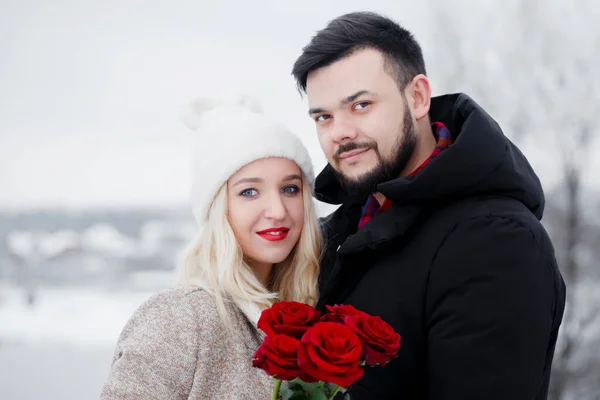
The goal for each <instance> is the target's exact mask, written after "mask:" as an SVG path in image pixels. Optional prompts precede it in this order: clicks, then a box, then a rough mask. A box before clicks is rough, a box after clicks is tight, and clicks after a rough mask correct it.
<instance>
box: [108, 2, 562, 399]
mask: <svg viewBox="0 0 600 400" xmlns="http://www.w3.org/2000/svg"><path fill="white" fill-rule="evenodd" d="M293 75H294V77H295V78H296V80H297V84H298V87H299V88H300V89H301V90H302V91H303V92H305V93H306V95H307V97H308V103H309V108H310V109H309V110H308V112H309V114H310V117H311V118H312V119H313V120H314V121H315V125H316V131H317V135H318V137H319V141H320V144H321V147H322V149H323V152H324V153H325V155H326V156H327V159H328V161H329V163H328V164H327V166H326V167H325V169H324V170H323V171H322V172H321V173H320V175H318V176H317V177H316V179H314V175H313V170H312V163H311V160H310V158H309V155H308V153H307V150H306V149H305V148H304V146H303V145H302V143H301V142H300V140H299V139H298V138H297V137H295V136H294V135H293V134H292V133H290V132H289V131H288V130H287V128H286V127H285V126H283V125H282V124H280V123H278V122H277V121H274V120H271V119H270V118H268V117H267V116H265V115H264V114H262V113H261V112H260V110H258V109H257V106H256V105H255V104H253V103H252V102H250V101H244V100H242V101H240V102H239V103H237V104H233V103H230V104H227V103H223V104H217V103H211V102H210V101H208V100H198V101H195V102H193V103H192V105H191V106H190V112H189V113H188V115H187V117H186V118H185V122H186V123H187V125H188V126H190V127H192V128H194V129H195V130H196V131H197V134H198V141H199V143H198V148H197V149H196V154H195V156H196V159H195V161H196V164H195V172H196V173H197V175H196V178H195V179H194V182H193V196H192V201H193V203H192V207H193V211H194V216H195V218H196V220H197V222H198V224H199V226H200V229H199V233H198V235H197V237H196V238H195V239H194V240H193V242H192V243H191V245H190V247H189V248H188V250H187V252H186V255H185V257H184V261H183V263H182V266H181V269H180V271H181V285H180V286H179V287H178V288H173V289H169V290H167V291H164V292H161V293H159V294H157V295H155V296H153V297H152V298H150V299H149V300H148V301H147V302H145V303H144V304H143V305H142V306H141V307H140V308H139V309H138V310H137V311H136V312H135V314H134V315H133V316H132V318H131V319H130V321H129V322H128V323H127V325H126V326H125V328H124V330H123V332H122V334H121V336H120V338H119V341H118V344H117V348H116V351H115V355H114V359H113V363H112V369H111V371H110V375H109V378H108V381H107V382H106V384H105V387H104V389H103V394H102V398H103V399H269V398H270V396H271V393H272V390H273V384H272V380H271V378H269V377H268V376H267V375H266V374H265V373H264V372H263V371H262V370H260V369H257V368H253V367H252V362H251V358H252V355H253V353H254V351H255V350H256V349H257V348H258V346H259V345H260V343H261V340H262V336H261V333H260V331H259V330H258V329H257V327H256V323H257V320H258V317H259V314H260V312H261V310H263V309H265V308H267V307H269V306H270V305H271V304H272V303H273V302H275V301H278V300H295V301H300V302H305V303H308V304H311V305H316V306H317V308H319V309H323V308H324V307H325V305H333V304H341V303H344V304H351V305H353V306H355V307H356V308H358V309H361V310H363V311H366V312H368V313H370V314H373V315H378V316H381V317H382V318H383V319H384V320H385V321H387V322H388V323H390V324H391V325H392V326H393V328H394V329H395V330H396V331H397V332H398V333H400V335H401V336H402V346H401V348H400V352H399V354H398V357H397V358H396V359H395V360H393V361H392V362H391V363H389V364H388V365H386V366H385V367H376V368H368V369H366V370H365V374H364V376H363V377H362V378H361V379H360V380H358V381H357V382H356V383H355V384H354V385H352V386H351V387H350V390H349V391H348V393H349V394H350V396H351V398H352V399H357V400H359V399H462V400H464V399H478V400H479V399H498V400H500V399H502V400H509V399H510V400H515V399H523V400H525V399H527V400H531V399H545V398H546V397H547V392H548V383H549V378H550V369H551V364H552V358H553V354H554V347H555V344H556V339H557V334H558V330H559V325H560V322H561V319H562V314H563V310H564V306H565V286H564V283H563V280H562V278H561V275H560V273H559V270H558V268H557V265H556V261H555V257H554V251H553V246H552V244H551V242H550V240H549V238H548V236H547V234H546V232H545V230H544V228H543V227H542V225H541V224H540V221H539V220H540V219H541V217H542V212H543V210H544V195H543V191H542V188H541V185H540V182H539V180H538V178H537V176H536V174H535V173H534V171H533V170H532V168H531V166H530V165H529V163H528V162H527V160H526V159H525V157H524V156H523V155H522V154H521V152H520V151H519V150H518V149H517V148H516V147H515V146H514V145H513V144H512V143H511V142H510V141H509V140H508V139H507V138H506V137H505V136H504V135H503V133H502V131H501V129H500V127H499V126H498V124H497V123H496V122H495V121H494V120H493V119H492V117H490V116H489V115H488V114H487V113H486V112H485V111H484V110H483V109H482V108H481V107H480V106H479V105H477V104H476V103H475V102H474V101H473V100H472V99H470V98H469V97H468V96H466V95H464V94H452V95H445V96H441V97H433V98H432V97H431V88H430V83H429V80H428V78H427V77H426V72H425V65H424V61H423V55H422V52H421V49H420V47H419V45H418V43H417V42H416V41H415V39H414V38H413V36H412V35H411V34H410V33H409V32H407V31H406V30H405V29H403V28H401V27H400V26H399V25H398V24H396V23H395V22H393V21H391V20H389V19H387V18H385V17H382V16H379V15H377V14H373V13H351V14H347V15H344V16H341V17H338V18H336V19H335V20H333V21H331V22H330V23H329V24H328V25H327V26H326V27H325V28H324V29H323V30H321V31H319V32H318V33H317V34H316V35H315V36H314V37H313V38H312V40H311V42H310V43H309V44H308V45H307V46H306V47H305V48H304V49H303V53H302V55H301V56H300V57H299V58H298V60H297V61H296V63H295V65H294V67H293ZM313 188H314V192H313ZM312 196H314V197H315V198H317V199H319V200H321V201H324V202H327V203H331V204H341V206H340V207H339V208H338V209H337V210H336V211H335V212H333V213H332V214H331V215H330V216H328V217H327V218H325V219H323V220H322V221H320V222H318V221H317V219H316V215H315V210H314V208H313V202H312Z"/></svg>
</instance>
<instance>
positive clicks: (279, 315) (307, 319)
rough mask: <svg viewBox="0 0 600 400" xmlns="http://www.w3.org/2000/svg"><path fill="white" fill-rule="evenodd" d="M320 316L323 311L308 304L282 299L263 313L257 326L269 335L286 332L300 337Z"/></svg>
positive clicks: (285, 333) (297, 337) (294, 336)
mask: <svg viewBox="0 0 600 400" xmlns="http://www.w3.org/2000/svg"><path fill="white" fill-rule="evenodd" d="M320 317H321V313H320V312H319V311H317V310H316V309H315V308H313V307H311V306H309V305H307V304H304V303H299V302H296V301H281V302H279V303H274V304H273V305H272V306H271V307H270V308H268V309H266V310H264V311H263V312H262V313H261V315H260V318H259V319H258V324H257V326H258V328H259V329H260V330H262V331H263V332H264V333H266V334H267V335H268V336H272V335H276V334H284V335H288V336H291V337H293V338H296V339H300V338H302V335H303V334H304V332H306V331H307V330H308V328H310V327H311V326H313V325H314V324H315V323H316V322H318V321H319V318H320Z"/></svg>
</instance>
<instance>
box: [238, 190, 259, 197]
mask: <svg viewBox="0 0 600 400" xmlns="http://www.w3.org/2000/svg"><path fill="white" fill-rule="evenodd" d="M257 194H258V192H257V191H256V189H244V190H242V191H241V192H240V196H242V197H253V196H256V195H257Z"/></svg>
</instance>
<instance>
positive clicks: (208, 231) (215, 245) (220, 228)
mask: <svg viewBox="0 0 600 400" xmlns="http://www.w3.org/2000/svg"><path fill="white" fill-rule="evenodd" d="M302 196H303V202H304V227H303V229H302V233H301V234H300V239H299V240H298V243H297V244H296V246H294V248H293V249H292V251H291V252H290V255H289V256H288V257H287V259H286V260H284V261H283V262H281V263H279V264H277V265H274V267H273V269H272V272H271V279H270V280H269V283H267V285H265V284H263V283H262V282H261V281H260V280H259V279H258V278H257V277H256V276H255V275H254V273H253V272H252V270H251V268H250V267H249V266H248V264H247V263H246V262H245V261H244V255H243V253H242V249H241V247H240V245H239V244H238V242H237V240H236V237H235V234H234V232H233V229H232V227H231V225H230V223H229V218H228V208H227V183H225V184H223V186H221V188H220V189H219V190H218V192H217V194H216V195H215V197H214V199H213V201H212V203H211V206H210V208H209V212H208V218H207V221H206V222H205V224H204V226H203V227H201V229H200V231H199V232H198V234H197V235H196V237H195V239H194V240H192V242H191V243H190V245H189V246H188V248H187V249H186V250H185V251H184V254H183V258H182V261H181V264H180V266H179V283H180V284H183V285H192V286H198V287H201V288H202V289H204V290H206V291H207V292H209V293H210V294H212V295H213V296H214V297H215V300H216V304H217V309H218V310H219V314H220V316H221V319H222V320H223V322H225V323H226V324H229V323H230V320H229V317H228V314H227V312H226V307H225V303H226V302H227V301H229V300H232V301H234V302H237V303H248V302H250V303H252V304H254V305H256V306H257V307H258V308H259V309H260V310H264V309H266V308H269V307H270V306H271V305H272V304H273V302H275V301H280V300H293V301H299V302H303V303H307V304H310V305H313V306H314V305H315V304H316V302H317V299H318V290H317V280H318V276H319V262H320V255H321V240H322V237H321V230H320V227H319V223H318V220H317V215H316V211H315V207H314V203H313V199H312V193H311V188H310V185H309V183H308V181H307V180H306V178H305V177H304V174H302Z"/></svg>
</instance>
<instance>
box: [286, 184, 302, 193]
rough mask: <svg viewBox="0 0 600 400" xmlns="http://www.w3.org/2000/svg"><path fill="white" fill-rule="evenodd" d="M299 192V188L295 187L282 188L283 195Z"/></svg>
mask: <svg viewBox="0 0 600 400" xmlns="http://www.w3.org/2000/svg"><path fill="white" fill-rule="evenodd" d="M299 191H300V188H299V187H298V186H296V185H290V186H286V187H284V188H283V193H285V194H296V193H298V192H299Z"/></svg>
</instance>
